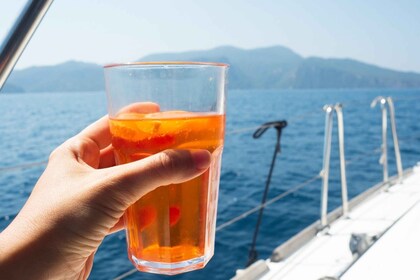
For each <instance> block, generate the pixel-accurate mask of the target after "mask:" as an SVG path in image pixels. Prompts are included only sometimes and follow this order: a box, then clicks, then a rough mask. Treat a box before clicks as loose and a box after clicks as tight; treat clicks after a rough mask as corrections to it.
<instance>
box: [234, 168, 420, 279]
mask: <svg viewBox="0 0 420 280" xmlns="http://www.w3.org/2000/svg"><path fill="white" fill-rule="evenodd" d="M419 202H420V168H419V167H415V168H414V169H413V173H411V174H410V175H408V176H407V177H405V178H404V180H403V183H402V184H396V185H393V186H391V187H390V188H389V189H388V191H385V190H380V191H378V192H376V193H374V194H373V195H371V196H370V197H368V198H367V199H366V200H365V201H363V202H361V203H360V204H359V205H357V206H355V207H354V208H353V209H352V210H351V211H350V213H349V215H348V217H347V218H346V217H342V218H339V219H338V220H336V221H335V222H333V223H332V224H331V225H330V227H329V229H327V230H324V231H323V232H320V233H318V234H317V235H316V236H314V237H313V238H312V239H311V240H310V241H308V242H307V243H306V244H304V245H303V246H301V247H300V248H299V249H298V250H296V251H295V252H294V253H292V254H291V255H290V256H288V257H287V258H285V259H283V260H281V261H279V262H274V261H271V260H270V259H269V260H265V261H264V260H260V261H258V262H256V263H254V264H253V265H252V266H251V267H250V268H248V269H246V270H242V271H238V272H237V275H236V276H235V278H234V279H237V280H239V279H241V280H242V279H261V280H269V279H270V280H271V279H284V280H292V279H293V280H295V279H296V280H306V279H308V280H310V279H315V280H318V279H342V280H361V279H420V263H419V260H420V258H419V257H418V254H419V252H420V203H419ZM352 235H353V237H352ZM351 240H352V242H351ZM357 240H358V241H359V242H356V241H357ZM350 243H352V246H351V245H350ZM351 248H352V249H353V250H351ZM357 249H358V250H357Z"/></svg>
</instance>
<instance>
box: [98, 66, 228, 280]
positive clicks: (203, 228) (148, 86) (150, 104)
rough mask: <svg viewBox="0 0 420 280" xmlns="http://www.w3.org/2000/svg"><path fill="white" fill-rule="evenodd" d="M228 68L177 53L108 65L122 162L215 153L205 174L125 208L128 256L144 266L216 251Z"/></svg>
mask: <svg viewBox="0 0 420 280" xmlns="http://www.w3.org/2000/svg"><path fill="white" fill-rule="evenodd" d="M227 70H228V65H227V64H223V63H212V62H172V61H171V62H135V63H126V64H112V65H107V66H105V67H104V74H105V89H106V94H107V99H108V114H109V123H110V130H111V134H112V145H113V147H114V151H115V159H116V163H117V164H126V163H129V162H132V161H135V160H142V159H144V158H146V157H148V156H150V155H153V154H156V153H159V152H161V151H163V150H166V149H180V150H181V149H206V150H208V151H209V152H210V153H211V155H212V159H211V163H210V167H209V168H208V170H206V171H205V172H204V173H202V174H201V175H200V176H198V177H196V178H194V179H192V180H189V181H187V182H183V183H181V184H172V185H166V186H160V187H158V188H156V189H155V190H153V191H151V192H150V193H147V194H146V195H144V196H143V197H141V198H140V199H139V200H138V201H137V202H136V203H134V204H133V205H132V206H130V207H129V208H128V209H127V211H126V212H125V214H124V220H125V225H126V236H127V247H128V257H129V259H130V260H131V262H132V263H133V264H134V266H135V267H136V268H137V269H138V270H140V271H147V272H152V273H159V274H169V275H173V274H178V273H183V272H187V271H192V270H196V269H199V268H202V267H204V266H205V265H206V264H207V262H208V261H209V260H210V258H211V257H212V256H213V251H214V239H215V226H216V212H217V211H216V210H217V198H218V189H219V178H220V163H221V157H222V150H223V138H224V130H225V103H226V91H227ZM152 176H153V174H152ZM155 176H158V174H155Z"/></svg>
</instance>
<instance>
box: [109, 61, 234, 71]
mask: <svg viewBox="0 0 420 280" xmlns="http://www.w3.org/2000/svg"><path fill="white" fill-rule="evenodd" d="M184 65H185V66H210V67H222V68H229V66H230V65H229V64H227V63H221V62H200V61H144V62H142V61H139V62H125V63H110V64H105V65H104V66H103V68H104V69H108V68H118V67H130V66H184Z"/></svg>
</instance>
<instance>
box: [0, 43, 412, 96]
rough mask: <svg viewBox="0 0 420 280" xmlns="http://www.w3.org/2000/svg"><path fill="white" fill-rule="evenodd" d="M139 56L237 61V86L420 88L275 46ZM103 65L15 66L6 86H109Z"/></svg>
mask: <svg viewBox="0 0 420 280" xmlns="http://www.w3.org/2000/svg"><path fill="white" fill-rule="evenodd" d="M139 61H203V62H208V61H215V62H224V63H228V64H230V65H231V67H230V69H229V87H230V88H231V89H286V88H297V89H334V88H336V89H342V88H420V74H418V73H414V72H401V71H395V70H391V69H385V68H381V67H378V66H374V65H370V64H366V63H363V62H359V61H356V60H352V59H325V58H319V57H309V58H304V57H302V56H300V55H299V54H297V53H295V52H293V51H292V50H290V49H288V48H286V47H282V46H273V47H266V48H257V49H251V50H245V49H240V48H236V47H231V46H223V47H218V48H214V49H210V50H202V51H189V52H179V53H160V54H152V55H148V56H145V57H142V58H140V59H139ZM103 88H104V78H103V70H102V67H101V66H99V65H96V64H91V63H83V62H76V61H69V62H66V63H63V64H59V65H55V66H44V67H31V68H27V69H23V70H18V71H14V72H13V73H12V75H11V76H10V79H9V81H8V83H7V84H6V86H5V88H4V89H3V90H2V91H11V92H19V91H27V92H46V91H57V92H63V91H94V90H103Z"/></svg>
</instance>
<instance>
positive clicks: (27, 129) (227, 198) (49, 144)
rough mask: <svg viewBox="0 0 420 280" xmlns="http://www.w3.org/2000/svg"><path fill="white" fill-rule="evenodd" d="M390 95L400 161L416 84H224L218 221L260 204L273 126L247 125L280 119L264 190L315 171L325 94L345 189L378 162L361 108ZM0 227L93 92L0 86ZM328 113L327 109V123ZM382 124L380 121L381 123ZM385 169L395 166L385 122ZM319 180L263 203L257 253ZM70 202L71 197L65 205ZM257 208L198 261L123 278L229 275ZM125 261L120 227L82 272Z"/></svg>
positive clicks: (412, 141) (334, 177)
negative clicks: (191, 268)
mask: <svg viewBox="0 0 420 280" xmlns="http://www.w3.org/2000/svg"><path fill="white" fill-rule="evenodd" d="M379 95H382V96H391V97H392V98H393V99H394V102H395V110H396V123H397V131H398V137H399V140H400V148H401V155H402V160H403V167H404V168H409V167H412V166H414V165H416V163H417V162H418V161H420V117H419V113H420V90H231V91H229V93H228V98H227V133H226V144H225V148H224V153H223V163H222V173H221V182H220V196H219V208H218V222H217V224H218V226H221V225H222V224H224V223H225V222H228V221H229V220H231V219H233V218H235V217H237V216H238V215H240V214H242V213H244V212H245V211H248V210H250V209H252V208H253V207H255V206H257V205H259V204H260V201H261V198H262V194H263V190H264V186H265V182H266V177H267V174H268V170H269V166H270V162H271V158H272V155H273V151H274V144H275V141H276V131H275V129H273V128H271V129H269V130H268V131H267V132H266V133H265V134H264V135H263V136H262V137H261V138H259V139H253V137H252V134H253V133H254V131H255V130H256V129H257V128H258V126H260V125H262V124H263V123H265V122H268V121H276V120H287V121H288V126H287V127H286V128H285V129H284V130H283V133H282V138H281V153H280V154H279V155H278V157H277V159H276V162H275V163H276V165H275V169H274V172H273V178H272V182H271V185H270V190H269V195H268V196H269V199H270V198H273V197H276V196H278V195H280V194H281V193H283V192H285V191H287V190H289V189H291V188H293V187H295V186H297V185H299V184H301V183H303V182H305V181H307V180H310V179H311V178H314V177H316V176H317V175H318V174H319V172H320V170H321V168H322V155H323V141H324V122H325V113H324V111H323V110H322V108H323V106H324V105H325V104H335V103H338V102H340V103H342V104H343V106H344V107H343V112H344V124H345V155H346V160H347V181H348V188H349V190H348V191H349V196H350V197H354V196H356V195H357V194H359V193H361V192H363V191H364V190H366V189H367V188H369V187H371V186H373V185H374V184H376V183H378V182H380V181H381V180H382V167H381V165H379V162H378V160H379V157H380V152H379V147H380V145H381V113H380V111H381V110H380V109H379V107H376V108H373V109H372V108H370V103H371V101H372V100H373V99H374V98H375V97H376V96H379ZM0 112H1V115H0V152H1V155H2V156H1V160H0V230H2V229H3V228H5V227H6V226H7V225H8V224H9V223H10V222H11V220H12V219H13V218H14V217H15V215H16V213H17V212H18V211H19V209H20V208H21V207H22V205H23V204H24V202H25V200H26V198H27V197H28V195H29V194H30V192H31V189H32V187H33V186H34V184H35V183H36V181H37V179H38V177H39V176H40V174H41V173H42V171H43V169H44V168H45V161H46V160H47V159H48V155H49V154H50V152H51V151H52V150H53V149H54V148H55V147H56V146H58V145H59V144H61V143H62V142H63V141H65V140H66V139H67V138H69V137H71V136H73V135H75V134H76V133H78V132H79V131H80V130H81V129H82V128H84V127H85V126H86V125H88V124H89V123H91V122H93V121H94V120H96V119H98V118H99V117H101V116H102V115H104V114H106V100H105V94H104V93H103V92H76V93H25V94H13V95H12V94H10V95H9V94H2V95H0ZM335 124H336V119H334V125H335ZM388 127H390V126H389V125H388ZM388 136H389V137H388V145H389V147H388V158H389V171H390V175H393V174H395V173H396V167H395V160H394V158H395V157H394V152H393V144H392V137H391V133H390V130H389V131H388ZM320 190H321V180H320V179H314V181H312V182H311V183H310V184H307V185H305V186H303V187H302V188H301V189H299V191H297V192H294V193H293V194H291V195H288V196H286V197H285V198H283V199H281V200H279V201H276V202H275V203H273V204H271V205H269V206H268V207H266V209H265V211H264V216H263V220H262V224H261V228H260V232H259V236H258V240H257V247H256V248H257V251H258V256H259V257H260V258H267V257H269V256H270V254H271V252H272V250H273V249H274V248H275V247H276V246H278V245H279V244H281V243H282V242H284V241H286V240H287V239H288V238H290V237H291V236H293V235H294V234H296V233H297V232H299V231H300V230H302V229H303V228H305V227H306V226H308V225H309V224H311V223H312V222H314V221H316V220H317V219H319V212H320ZM329 198H330V200H329V210H332V209H334V208H336V207H338V206H339V205H340V203H341V196H340V176H339V161H338V144H337V129H336V126H334V129H333V143H332V159H331V172H330V191H329ZM75 207H77V205H75ZM256 218H257V215H256V214H253V215H249V216H248V217H246V218H245V219H242V220H240V221H238V222H236V223H233V224H231V225H230V226H227V227H224V228H223V229H222V230H219V231H218V232H217V234H216V249H215V255H214V257H213V258H212V260H211V261H210V262H209V264H208V265H207V267H206V268H204V269H202V270H199V271H196V272H191V273H186V274H182V275H179V276H173V277H167V276H159V275H152V274H147V273H140V272H138V273H134V274H132V275H130V276H128V277H127V278H126V279H229V278H231V277H232V276H234V275H235V270H236V269H238V268H243V267H244V266H245V264H246V263H247V259H248V251H249V247H250V244H251V239H252V235H253V232H254V227H255V223H256ZM131 269H133V266H132V265H131V263H130V262H129V261H128V258H127V254H126V244H125V234H124V232H119V233H116V234H114V235H111V236H109V237H107V238H106V239H105V241H104V243H103V244H102V245H101V247H100V248H99V250H98V252H97V254H96V257H95V263H94V267H93V271H92V273H91V276H90V279H113V278H115V277H117V276H119V275H121V274H123V273H125V272H127V271H130V270H131Z"/></svg>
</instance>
